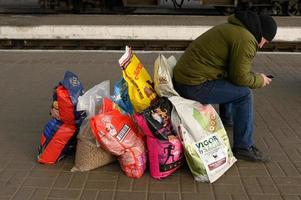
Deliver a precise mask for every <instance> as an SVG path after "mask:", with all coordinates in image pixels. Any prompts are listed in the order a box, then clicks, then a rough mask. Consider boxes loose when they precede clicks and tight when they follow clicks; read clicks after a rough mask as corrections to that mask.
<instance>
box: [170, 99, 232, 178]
mask: <svg viewBox="0 0 301 200" xmlns="http://www.w3.org/2000/svg"><path fill="white" fill-rule="evenodd" d="M169 100H170V101H171V102H172V104H173V105H174V110H173V111H172V114H171V119H172V124H173V126H174V129H175V130H176V131H177V132H178V135H179V137H180V138H181V141H182V142H183V146H184V152H185V156H186V160H187V162H188V165H189V168H190V170H191V172H192V174H193V176H194V178H195V180H197V181H206V182H208V181H209V182H211V183H212V182H214V181H216V180H217V179H218V178H219V177H221V176H222V175H223V174H224V173H225V172H226V171H227V170H228V169H229V168H230V167H231V166H232V165H233V164H234V163H235V162H236V159H235V157H234V156H233V153H232V151H231V147H230V143H229V139H228V136H227V133H226V131H225V129H224V127H223V124H222V122H221V119H220V117H219V116H218V114H217V113H216V111H215V110H214V108H213V107H212V106H211V105H202V104H200V103H199V102H196V101H192V100H188V99H184V98H182V97H179V96H173V97H170V98H169Z"/></svg>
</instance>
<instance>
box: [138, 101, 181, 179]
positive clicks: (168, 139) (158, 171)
mask: <svg viewBox="0 0 301 200" xmlns="http://www.w3.org/2000/svg"><path fill="white" fill-rule="evenodd" d="M167 101H168V100H167V99H159V101H157V104H155V105H152V106H151V107H150V108H149V109H147V110H145V111H144V112H143V113H142V114H135V115H134V118H135V120H136V122H137V124H138V125H139V127H140V128H141V129H142V131H143V132H144V133H145V135H146V143H147V148H148V157H149V168H150V175H151V176H152V177H153V178H155V179H162V178H165V177H167V176H169V175H170V174H172V173H173V172H175V171H176V170H177V169H178V168H179V167H181V165H182V164H183V163H184V156H183V147H182V144H181V141H180V140H179V139H178V138H177V137H176V136H175V135H174V134H173V131H172V126H171V124H170V109H171V108H170V109H169V106H168V104H169V103H170V102H167ZM162 105H165V106H162ZM166 105H167V106H166ZM160 106H161V107H160ZM158 108H159V110H160V111H159V112H156V110H157V111H158ZM163 110H164V112H163V113H164V114H163V113H162V112H161V111H163ZM155 112H156V114H154V113H155ZM149 113H152V115H149ZM160 113H161V115H160ZM162 115H164V116H165V119H162V120H160V118H159V117H162ZM151 116H152V117H151ZM154 119H156V120H159V121H160V122H161V123H159V124H156V122H155V121H154ZM159 121H158V122H159ZM163 124H164V125H163ZM151 129H152V130H153V131H151Z"/></svg>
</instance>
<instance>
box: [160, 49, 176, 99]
mask: <svg viewBox="0 0 301 200" xmlns="http://www.w3.org/2000/svg"><path fill="white" fill-rule="evenodd" d="M176 64H177V60H176V58H175V57H174V56H170V57H169V58H168V59H167V58H166V57H165V56H164V55H162V54H160V55H159V56H158V58H157V59H156V61H155V64H154V88H155V91H156V92H157V94H158V95H159V96H161V97H163V96H164V97H171V96H179V94H178V93H177V92H176V91H175V89H174V87H173V83H172V77H173V68H174V67H175V65H176Z"/></svg>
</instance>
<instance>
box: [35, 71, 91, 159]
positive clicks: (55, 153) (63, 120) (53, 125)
mask: <svg viewBox="0 0 301 200" xmlns="http://www.w3.org/2000/svg"><path fill="white" fill-rule="evenodd" d="M82 94H83V86H82V84H81V82H80V81H79V78H78V77H77V76H76V75H75V74H74V73H72V72H70V71H66V73H65V75H64V79H63V80H62V81H61V82H59V84H58V86H56V87H55V90H54V92H53V103H52V109H55V110H56V112H57V113H58V115H59V116H58V117H59V119H56V118H53V119H51V120H49V121H48V123H47V124H46V125H45V127H44V130H43V134H42V136H41V139H40V145H39V149H38V155H37V160H38V162H40V163H43V164H55V163H56V162H57V161H59V160H61V159H62V158H63V157H65V156H66V155H67V154H69V153H70V152H72V151H73V150H74V149H75V146H76V136H77V133H78V130H79V126H80V125H81V123H82V121H83V120H84V118H85V116H86V115H85V113H84V112H78V111H76V106H77V103H78V98H79V96H80V95H82Z"/></svg>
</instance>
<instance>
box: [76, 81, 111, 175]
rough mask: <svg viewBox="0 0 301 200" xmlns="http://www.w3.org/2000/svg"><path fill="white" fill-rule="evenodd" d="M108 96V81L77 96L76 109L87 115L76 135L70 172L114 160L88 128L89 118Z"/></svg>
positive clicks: (84, 169) (99, 165) (85, 169)
mask: <svg viewBox="0 0 301 200" xmlns="http://www.w3.org/2000/svg"><path fill="white" fill-rule="evenodd" d="M109 96H110V82H109V81H104V82H102V83H100V84H98V85H96V86H94V87H93V88H91V89H89V90H88V91H87V92H86V93H85V94H84V95H83V96H80V97H79V100H78V104H77V110H78V111H85V112H86V114H87V117H86V119H85V120H84V121H83V123H82V125H81V127H80V131H79V133H78V136H77V145H76V154H75V164H74V167H73V168H72V169H71V171H72V172H75V171H81V172H83V171H88V170H92V169H95V168H98V167H101V166H104V165H107V164H109V163H112V162H114V161H115V160H116V159H115V157H114V156H113V155H111V154H110V153H108V152H107V151H105V150H104V149H103V148H101V147H100V146H99V144H98V143H97V142H96V140H95V137H94V135H93V133H92V130H91V128H90V118H91V117H93V116H95V115H96V114H97V113H98V112H99V109H100V107H101V104H102V100H103V98H104V97H109Z"/></svg>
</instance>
